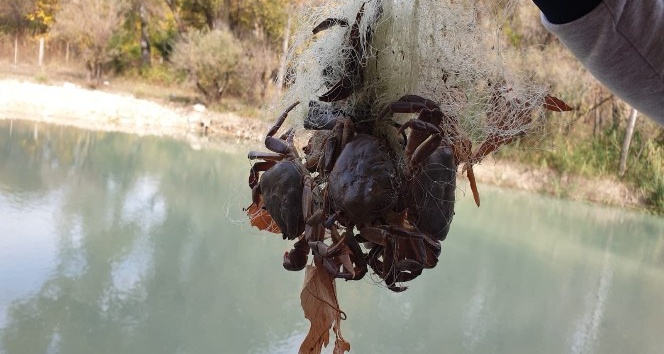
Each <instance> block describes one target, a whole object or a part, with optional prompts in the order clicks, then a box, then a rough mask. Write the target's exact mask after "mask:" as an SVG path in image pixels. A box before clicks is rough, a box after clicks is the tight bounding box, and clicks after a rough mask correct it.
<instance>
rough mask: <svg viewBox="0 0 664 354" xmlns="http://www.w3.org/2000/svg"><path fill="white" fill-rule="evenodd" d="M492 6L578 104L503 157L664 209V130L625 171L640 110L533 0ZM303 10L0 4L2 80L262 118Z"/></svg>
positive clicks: (160, 3)
mask: <svg viewBox="0 0 664 354" xmlns="http://www.w3.org/2000/svg"><path fill="white" fill-rule="evenodd" d="M483 2H484V3H486V4H489V5H490V6H491V7H492V8H493V10H494V11H497V13H505V14H508V15H507V17H506V21H505V24H504V26H503V27H502V35H503V38H504V43H506V45H507V46H509V47H511V48H512V49H515V50H518V51H521V53H522V55H521V56H520V59H519V60H517V62H511V63H507V64H508V65H516V66H519V67H521V68H526V70H528V71H529V74H530V75H531V76H532V77H533V78H536V79H537V80H540V81H543V82H548V83H550V85H551V90H552V92H553V93H554V94H555V95H556V96H558V97H560V98H562V99H563V100H565V102H567V103H568V104H570V105H571V106H573V107H574V108H575V111H574V112H573V113H571V114H570V113H567V114H560V113H553V114H550V117H549V122H550V126H549V129H548V132H547V134H546V135H545V136H544V137H532V138H527V139H524V140H522V141H520V142H519V143H518V144H517V145H515V146H512V147H508V148H506V149H503V150H502V151H501V152H499V154H498V155H497V158H498V159H503V160H512V161H513V160H516V161H520V162H523V163H527V164H531V165H534V166H538V167H546V168H549V169H552V170H555V171H557V172H558V173H560V174H576V175H582V176H588V177H595V176H600V177H613V178H615V179H617V180H622V181H624V182H627V183H628V184H630V185H632V186H634V187H636V188H637V189H639V190H640V191H642V192H643V195H645V196H646V197H645V198H646V202H647V204H648V206H649V208H650V209H649V210H650V211H652V212H654V213H657V214H664V177H662V175H664V173H663V172H664V151H663V150H664V130H663V129H662V128H661V127H660V126H658V125H656V124H655V123H653V122H652V121H650V120H648V119H647V118H645V117H642V116H640V117H638V119H637V122H636V126H635V129H634V137H633V139H632V143H631V146H630V148H629V155H628V159H627V163H626V169H625V173H624V175H622V176H619V175H618V171H619V161H620V154H621V150H622V145H623V139H624V136H625V132H626V130H627V126H628V115H629V113H630V107H627V106H626V105H625V104H624V103H622V102H621V101H620V100H618V99H617V98H616V97H614V96H613V95H612V94H611V93H610V92H609V91H608V90H606V89H605V88H604V87H602V86H601V85H600V84H599V83H598V82H597V81H596V80H595V79H594V78H592V77H591V76H590V75H589V74H588V73H587V72H586V71H585V70H584V69H583V68H582V67H581V66H580V64H579V63H578V62H577V61H576V60H575V59H574V58H573V57H572V56H571V55H570V54H569V52H567V51H566V50H565V49H564V48H563V47H562V45H561V44H560V43H559V42H558V41H557V39H556V38H555V37H554V36H553V35H551V34H550V33H548V32H547V31H546V30H545V29H544V28H543V27H542V25H541V24H540V20H539V14H538V11H537V8H536V7H535V6H534V5H533V4H532V2H531V1H528V0H520V1H519V2H518V4H519V6H518V7H516V10H515V11H512V12H503V11H502V10H504V9H500V8H496V7H500V6H501V5H504V4H506V2H499V3H498V5H496V4H495V3H494V2H490V1H488V0H484V1H483ZM301 6H303V2H302V1H289V0H244V1H240V0H76V1H73V0H0V62H1V63H2V65H0V67H2V68H3V69H1V70H0V75H4V76H7V75H14V76H19V77H23V78H26V77H27V78H31V79H32V80H34V81H37V82H43V83H47V82H50V81H75V82H79V83H87V84H88V85H90V86H96V87H104V89H109V90H118V91H128V92H131V93H133V94H134V95H135V96H137V97H144V98H150V99H157V100H160V101H171V102H182V103H186V104H190V103H195V102H204V103H206V104H207V105H208V106H209V107H211V108H213V109H217V110H224V111H228V110H230V111H235V112H239V113H240V114H241V115H243V116H257V115H258V112H260V107H262V106H264V105H265V104H266V103H267V102H270V101H271V100H272V99H273V98H274V97H275V95H277V94H278V92H279V90H280V87H279V85H278V84H277V83H283V82H284V77H285V76H286V68H285V64H284V63H283V62H281V61H280V60H279V58H280V56H281V53H283V51H284V50H285V48H288V45H289V39H290V35H289V34H290V33H293V31H294V30H295V28H294V26H297V24H296V23H295V21H293V20H292V18H290V16H291V15H292V14H293V13H295V12H296V10H297V9H298V8H299V7H301ZM479 15H480V16H491V14H490V13H484V14H479ZM41 38H44V50H43V57H42V58H41V59H40V55H39V52H40V50H39V46H40V39H41ZM40 60H41V61H42V62H41V63H40V62H39V61H40ZM7 64H9V65H7ZM40 64H41V65H40ZM106 80H109V81H111V85H110V86H105V85H104V84H103V83H104V81H106ZM563 188H564V187H563Z"/></svg>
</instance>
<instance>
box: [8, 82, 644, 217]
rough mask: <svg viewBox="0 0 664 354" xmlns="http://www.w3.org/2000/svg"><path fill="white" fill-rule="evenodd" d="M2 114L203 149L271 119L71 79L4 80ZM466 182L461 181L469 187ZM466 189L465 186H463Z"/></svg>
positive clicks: (617, 190)
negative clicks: (149, 97)
mask: <svg viewBox="0 0 664 354" xmlns="http://www.w3.org/2000/svg"><path fill="white" fill-rule="evenodd" d="M0 119H23V120H31V121H38V122H47V123H54V124H61V125H69V126H75V127H79V128H84V129H94V130H101V131H119V132H126V133H133V134H140V135H164V136H172V137H176V138H181V139H186V140H188V141H189V142H190V145H191V146H192V147H193V148H201V146H202V145H203V144H205V142H206V141H208V138H207V137H204V138H202V139H201V135H202V134H201V133H202V130H203V129H204V128H205V127H207V129H208V136H209V135H213V136H217V137H227V138H228V139H229V140H233V141H236V142H238V143H239V142H242V141H243V142H245V143H251V142H252V141H253V143H254V144H260V143H259V141H260V140H262V137H263V134H265V130H266V127H267V124H266V123H265V122H262V121H259V120H257V119H251V118H246V117H240V116H238V115H236V114H233V113H217V112H211V111H209V110H206V109H205V108H204V107H202V106H183V105H181V104H178V105H175V104H159V103H155V102H151V101H147V100H143V99H137V98H135V97H132V96H130V95H124V94H116V93H109V92H104V91H102V90H89V89H85V88H82V87H79V86H77V85H75V84H72V83H63V84H58V85H42V84H36V83H31V82H25V81H19V80H0ZM474 170H475V176H476V178H477V179H478V181H479V182H481V183H487V184H493V185H497V186H500V187H505V188H515V189H521V190H526V191H531V192H536V193H545V194H550V195H554V196H558V197H564V198H569V199H574V200H583V201H589V202H594V203H601V204H608V205H615V206H621V207H628V208H642V207H643V205H644V198H643V195H642V193H639V191H638V190H635V189H634V188H631V187H629V186H627V185H625V184H624V183H621V182H620V181H618V180H616V179H588V178H582V177H578V176H569V175H560V174H558V173H556V172H555V171H551V170H546V169H537V168H533V167H529V166H525V165H520V164H515V163H506V162H504V161H495V160H491V159H487V160H485V161H484V162H483V163H482V164H481V165H479V166H476V167H475V169H474ZM466 184H467V182H466V183H465V184H464V183H460V185H461V186H465V185H466ZM462 188H464V187H462Z"/></svg>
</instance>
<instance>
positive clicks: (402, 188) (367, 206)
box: [305, 96, 456, 291]
mask: <svg viewBox="0 0 664 354" xmlns="http://www.w3.org/2000/svg"><path fill="white" fill-rule="evenodd" d="M430 103H431V102H430V101H428V100H425V99H423V98H421V97H419V96H404V97H403V98H402V99H401V100H399V101H396V102H394V103H392V104H390V105H388V107H387V108H386V109H385V110H384V111H383V112H382V113H381V114H379V116H378V117H377V119H376V123H379V122H381V121H385V120H386V118H387V116H388V115H390V114H391V113H419V117H418V119H414V120H411V121H409V122H407V123H406V124H404V125H403V126H402V127H401V129H400V131H404V130H405V129H408V128H410V130H411V132H410V135H409V138H408V143H407V144H406V148H405V150H406V151H405V156H406V160H407V164H406V166H407V167H406V168H405V169H406V171H402V167H401V164H399V163H398V162H397V161H398V153H397V152H395V151H393V150H392V149H391V148H390V147H389V146H387V144H386V143H385V142H384V139H380V138H378V137H376V136H374V135H372V134H369V133H368V132H367V131H366V130H367V129H364V130H362V131H360V132H356V131H355V125H354V123H353V122H352V121H351V119H349V118H347V117H343V116H342V117H337V118H336V123H335V125H334V127H333V129H331V130H329V131H327V133H326V134H319V136H318V138H317V139H316V144H317V147H312V146H308V147H307V148H305V153H307V155H310V153H311V152H313V151H318V150H322V154H321V155H319V156H318V158H317V159H312V160H313V161H312V162H311V163H308V165H309V166H312V167H313V166H316V170H317V171H318V172H319V174H321V175H323V176H324V177H325V179H326V181H327V187H326V192H327V195H328V197H327V198H329V203H330V207H329V208H323V209H324V210H326V212H328V213H329V214H330V217H329V218H328V220H327V221H326V222H325V225H326V227H327V228H329V229H331V230H332V229H333V228H334V227H335V222H336V223H338V224H339V225H340V226H341V227H344V228H345V229H346V232H345V233H344V237H343V238H341V239H339V238H337V239H335V238H334V237H333V241H334V244H333V245H332V246H331V247H327V245H325V244H324V243H322V241H320V240H318V241H310V242H309V246H310V248H312V250H313V251H314V254H315V255H318V256H321V257H323V258H325V257H330V256H338V249H342V248H343V247H344V246H346V247H347V248H348V249H350V251H351V253H352V256H350V258H352V263H354V264H355V266H350V265H348V264H344V265H343V268H345V271H341V270H340V267H339V266H338V264H337V266H336V267H327V268H328V270H330V269H331V268H334V269H332V270H331V273H332V275H334V276H336V277H340V278H345V279H358V278H359V277H361V276H358V274H361V275H363V272H362V269H364V268H366V264H363V263H366V262H367V260H368V262H369V264H370V265H371V266H372V268H373V269H374V271H376V273H377V274H378V275H379V276H380V277H381V278H382V279H384V280H385V281H386V284H387V286H388V287H389V288H390V289H391V290H394V291H403V290H405V289H406V288H405V287H400V286H396V285H395V283H396V282H401V281H408V280H411V279H414V278H415V277H417V276H418V275H419V274H421V272H422V269H424V268H431V267H433V266H435V264H436V262H437V259H438V255H439V254H440V243H439V239H444V237H445V235H446V234H447V231H448V230H449V222H450V221H451V214H453V206H454V198H451V199H448V200H447V201H446V202H443V203H442V204H441V203H439V205H435V203H436V202H428V203H429V204H427V205H428V206H431V205H433V206H435V207H438V210H441V209H444V210H443V211H442V213H443V214H444V218H443V219H445V220H446V221H445V222H444V225H443V226H440V225H438V224H440V222H439V220H434V218H435V217H432V216H430V214H426V213H421V214H422V216H420V217H418V218H417V220H416V221H417V223H418V224H421V225H422V226H423V228H422V227H421V226H420V225H415V224H414V223H412V222H410V221H409V220H407V215H408V212H407V210H408V208H409V207H412V208H414V209H418V208H419V209H422V208H421V207H419V206H414V205H412V204H415V203H417V201H419V200H418V199H417V197H420V196H421V195H423V194H426V191H425V190H424V188H431V183H429V184H427V185H426V187H422V185H424V183H422V182H416V181H418V179H420V180H426V179H432V178H434V179H435V178H442V179H444V181H442V183H441V184H440V186H441V187H438V188H437V189H436V188H434V189H435V190H434V192H437V191H439V190H443V191H444V192H445V193H446V194H447V195H449V194H450V193H451V194H452V195H453V193H454V182H453V178H454V173H452V174H451V175H450V173H449V170H451V171H453V172H454V171H456V168H455V167H456V165H454V161H453V160H452V159H451V158H450V156H451V153H450V148H449V147H448V148H447V149H445V148H441V143H442V141H443V136H442V131H441V129H440V128H439V127H437V126H436V125H435V124H433V123H430V122H428V121H429V120H432V119H431V117H438V116H442V113H441V112H440V110H439V109H437V106H435V107H433V106H432V105H431V104H430ZM326 126H329V124H326ZM311 143H312V141H311V140H310V144H311ZM446 153H447V155H445V154H446ZM441 156H442V157H441ZM446 156H447V160H445V157H446ZM440 159H443V160H444V161H443V162H442V165H444V166H446V167H447V169H445V171H447V173H441V172H439V171H438V170H440V168H438V167H436V168H434V167H432V166H440V165H441V162H440V161H438V160H440ZM316 161H317V163H315V162H316ZM450 176H451V177H450ZM450 179H451V180H452V181H451V182H450ZM450 185H451V187H449V186H450ZM445 186H446V187H445ZM413 188H415V190H414V191H412V192H411V189H413ZM418 188H419V189H418ZM404 193H405V194H406V195H408V196H417V197H415V198H414V199H413V198H402V197H401V195H404ZM414 201H415V202H414ZM441 205H442V207H441ZM400 215H403V216H402V217H399V216H400ZM439 219H440V218H439ZM427 223H428V224H430V225H424V224H427ZM354 228H357V229H358V230H359V234H358V235H357V236H355V235H353V233H352V230H353V229H354ZM423 229H425V230H426V231H422V230H423ZM432 230H433V231H432ZM429 233H430V234H429ZM358 240H360V241H363V242H366V243H367V244H368V245H369V246H370V247H372V251H371V252H370V254H371V256H366V257H363V256H364V255H363V254H362V252H361V250H359V251H358V249H359V247H355V246H354V245H355V244H356V243H358ZM356 268H357V269H359V270H360V271H355V269H356ZM365 272H366V271H365Z"/></svg>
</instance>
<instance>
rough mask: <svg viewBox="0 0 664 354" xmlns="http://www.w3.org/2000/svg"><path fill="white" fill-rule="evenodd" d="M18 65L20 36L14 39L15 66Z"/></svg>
mask: <svg viewBox="0 0 664 354" xmlns="http://www.w3.org/2000/svg"><path fill="white" fill-rule="evenodd" d="M16 65H18V35H17V36H16V38H14V66H16Z"/></svg>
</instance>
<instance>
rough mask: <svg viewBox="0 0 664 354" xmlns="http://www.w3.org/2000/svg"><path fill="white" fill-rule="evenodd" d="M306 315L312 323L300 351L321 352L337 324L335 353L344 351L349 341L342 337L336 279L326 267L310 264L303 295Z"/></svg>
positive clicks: (305, 277)
mask: <svg viewBox="0 0 664 354" xmlns="http://www.w3.org/2000/svg"><path fill="white" fill-rule="evenodd" d="M300 302H301V304H302V309H303V310H304V317H305V318H306V319H308V320H309V321H310V322H311V327H310V328H309V333H307V336H306V337H305V338H304V341H303V342H302V345H301V346H300V351H299V354H312V353H313V354H320V353H321V351H322V350H323V347H327V345H328V344H329V342H330V329H331V328H332V325H333V324H334V333H335V335H336V337H337V338H336V340H335V343H334V353H335V354H343V353H344V352H346V351H349V350H350V344H349V343H348V342H346V341H345V340H344V339H343V337H342V336H341V328H340V322H341V310H339V303H338V302H337V291H336V288H335V286H334V279H333V278H332V277H331V276H330V275H329V274H328V273H327V272H326V271H325V270H324V269H323V267H314V266H311V265H309V266H307V269H306V270H305V275H304V288H303V289H302V293H301V294H300Z"/></svg>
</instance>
